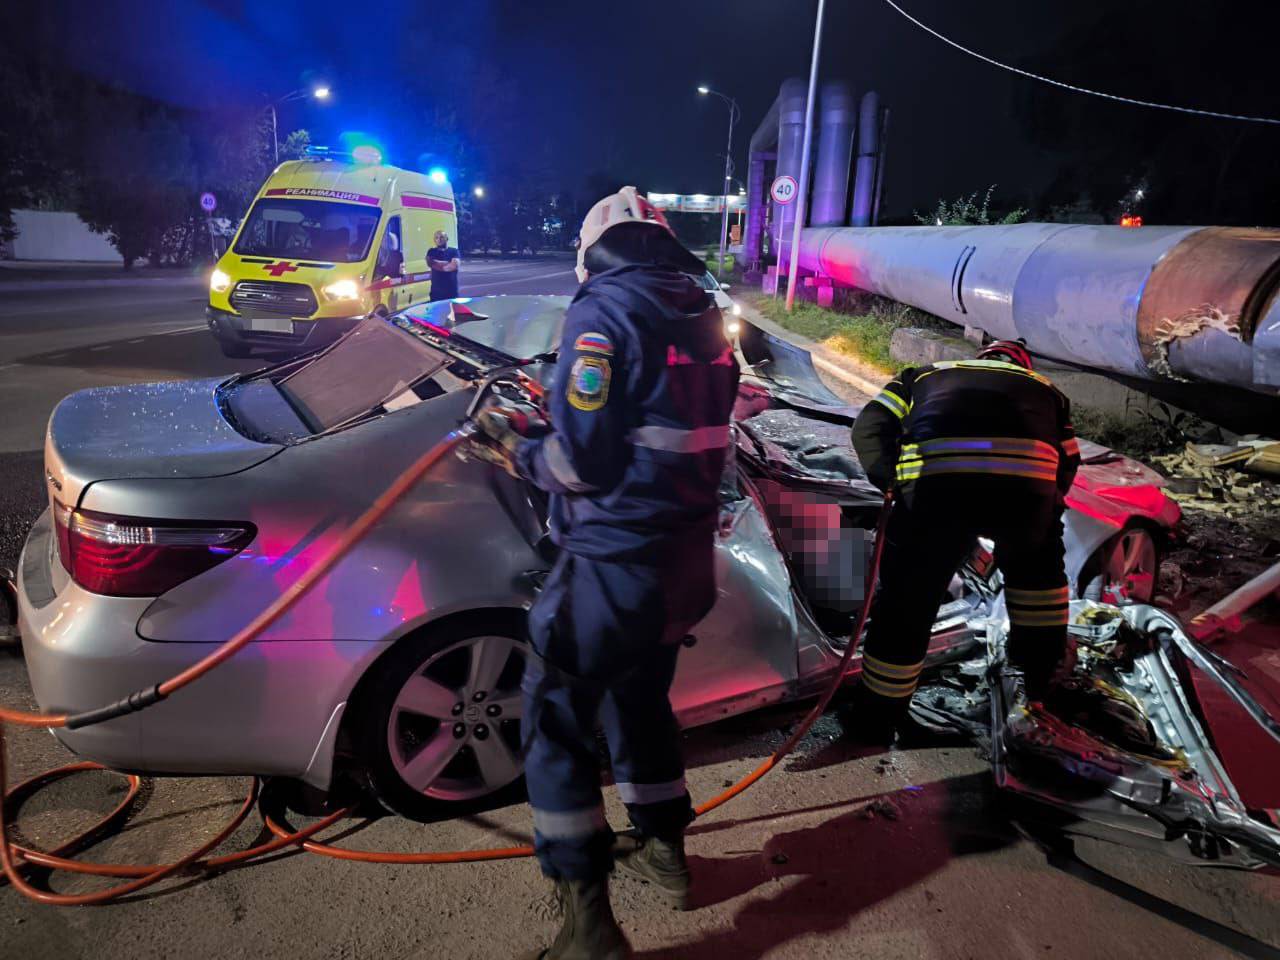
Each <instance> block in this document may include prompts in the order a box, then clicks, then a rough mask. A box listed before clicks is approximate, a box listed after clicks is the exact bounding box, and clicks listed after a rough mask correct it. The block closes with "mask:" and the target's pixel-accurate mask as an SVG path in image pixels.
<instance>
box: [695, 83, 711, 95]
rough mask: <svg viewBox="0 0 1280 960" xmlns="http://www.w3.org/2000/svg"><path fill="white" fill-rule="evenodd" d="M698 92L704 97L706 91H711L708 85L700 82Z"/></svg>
mask: <svg viewBox="0 0 1280 960" xmlns="http://www.w3.org/2000/svg"><path fill="white" fill-rule="evenodd" d="M698 92H699V93H700V94H702V95H703V96H704V97H705V96H706V95H707V94H708V93H710V92H711V88H710V87H708V86H707V85H706V84H702V85H701V86H699V87H698Z"/></svg>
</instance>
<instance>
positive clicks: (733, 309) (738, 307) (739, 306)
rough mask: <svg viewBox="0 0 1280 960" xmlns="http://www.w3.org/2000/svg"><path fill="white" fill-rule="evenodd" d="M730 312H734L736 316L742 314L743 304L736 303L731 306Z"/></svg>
mask: <svg viewBox="0 0 1280 960" xmlns="http://www.w3.org/2000/svg"><path fill="white" fill-rule="evenodd" d="M729 312H730V313H732V314H733V315H734V316H735V317H740V316H742V304H740V303H735V304H734V305H733V306H732V307H730V308H729Z"/></svg>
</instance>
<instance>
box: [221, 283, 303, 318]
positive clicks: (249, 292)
mask: <svg viewBox="0 0 1280 960" xmlns="http://www.w3.org/2000/svg"><path fill="white" fill-rule="evenodd" d="M231 305H232V306H233V307H235V308H236V310H238V311H239V312H240V313H275V314H280V315H281V316H285V317H309V316H311V315H312V314H313V313H315V312H316V295H315V294H314V293H312V292H311V288H310V287H308V286H307V285H306V284H304V283H283V282H281V281H278V280H241V281H240V282H239V283H237V284H236V287H235V289H234V290H232V291H231Z"/></svg>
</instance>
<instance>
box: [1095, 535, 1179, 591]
mask: <svg viewBox="0 0 1280 960" xmlns="http://www.w3.org/2000/svg"><path fill="white" fill-rule="evenodd" d="M1159 574H1160V546H1159V544H1158V543H1157V542H1156V538H1155V535H1154V534H1153V533H1152V532H1151V530H1149V529H1147V528H1146V527H1143V526H1129V527H1126V528H1125V529H1123V530H1121V531H1120V532H1119V533H1117V534H1116V535H1115V536H1114V537H1112V538H1111V539H1110V540H1108V541H1107V542H1106V543H1104V544H1103V545H1102V546H1101V547H1099V548H1098V550H1097V552H1096V553H1094V555H1093V556H1092V557H1090V558H1089V562H1088V564H1086V566H1085V571H1084V575H1083V576H1082V577H1081V578H1080V596H1081V597H1083V598H1085V599H1087V600H1099V601H1103V602H1106V603H1112V602H1115V601H1117V600H1127V601H1129V602H1132V603H1150V602H1151V601H1152V600H1153V599H1154V598H1155V595H1156V581H1157V579H1158V578H1159Z"/></svg>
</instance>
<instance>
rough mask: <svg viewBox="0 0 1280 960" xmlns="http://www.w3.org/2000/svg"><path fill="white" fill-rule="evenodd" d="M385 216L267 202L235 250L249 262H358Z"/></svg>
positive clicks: (316, 204) (353, 208)
mask: <svg viewBox="0 0 1280 960" xmlns="http://www.w3.org/2000/svg"><path fill="white" fill-rule="evenodd" d="M380 215H381V211H380V210H379V209H378V208H377V207H373V206H360V205H357V204H353V203H333V202H331V201H328V200H299V199H295V198H292V197H290V198H274V197H266V198H263V199H260V200H259V201H258V202H257V203H255V204H254V205H253V209H252V210H250V211H249V219H248V221H247V222H246V223H245V225H244V230H242V231H241V233H240V239H239V240H237V241H236V246H235V251H236V253H238V254H240V255H241V256H248V257H279V258H281V259H289V260H326V261H330V262H334V263H357V262H358V261H360V260H363V259H364V258H365V256H366V255H367V254H368V252H369V243H370V241H371V240H372V239H373V234H374V231H375V230H376V228H377V226H378V217H379V216H380Z"/></svg>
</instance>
